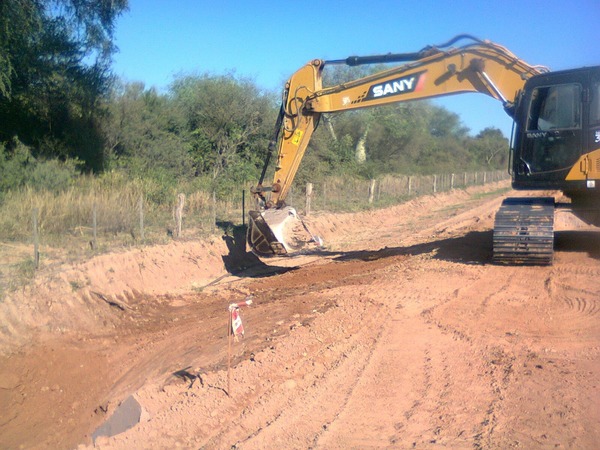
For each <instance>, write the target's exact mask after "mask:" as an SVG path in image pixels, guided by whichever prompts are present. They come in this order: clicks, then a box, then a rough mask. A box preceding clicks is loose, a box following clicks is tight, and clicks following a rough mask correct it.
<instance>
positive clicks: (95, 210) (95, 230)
mask: <svg viewBox="0 0 600 450" xmlns="http://www.w3.org/2000/svg"><path fill="white" fill-rule="evenodd" d="M92 230H93V231H92V236H93V237H92V250H96V249H97V248H98V207H97V206H96V202H94V203H93V204H92Z"/></svg>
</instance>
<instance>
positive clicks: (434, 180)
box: [433, 175, 437, 194]
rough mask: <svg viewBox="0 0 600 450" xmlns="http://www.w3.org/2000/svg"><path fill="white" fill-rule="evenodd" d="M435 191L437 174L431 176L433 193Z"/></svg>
mask: <svg viewBox="0 0 600 450" xmlns="http://www.w3.org/2000/svg"><path fill="white" fill-rule="evenodd" d="M436 192H437V175H434V176H433V193H434V194H435V193H436Z"/></svg>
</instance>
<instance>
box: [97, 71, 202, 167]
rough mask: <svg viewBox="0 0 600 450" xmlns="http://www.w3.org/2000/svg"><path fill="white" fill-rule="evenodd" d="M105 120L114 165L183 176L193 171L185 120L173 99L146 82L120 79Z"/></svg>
mask: <svg viewBox="0 0 600 450" xmlns="http://www.w3.org/2000/svg"><path fill="white" fill-rule="evenodd" d="M109 113H110V114H109V116H108V117H107V118H106V119H105V121H104V124H105V126H104V135H105V138H106V148H107V154H108V155H109V165H110V166H111V167H125V168H127V169H128V170H130V171H131V172H132V173H133V174H134V175H140V176H154V177H158V178H161V177H170V178H174V177H184V178H186V177H187V178H190V177H192V176H193V175H194V167H193V159H192V157H191V155H190V151H189V150H190V148H189V143H188V139H187V135H186V132H185V130H184V125H185V124H184V120H183V118H182V116H181V114H180V113H179V111H177V109H176V108H175V107H174V104H173V100H172V99H171V98H170V97H169V96H168V95H166V94H159V93H158V92H157V90H156V89H154V88H150V89H146V88H145V87H144V84H143V83H139V82H137V83H117V84H116V85H115V88H114V89H113V93H112V95H111V100H110V103H109Z"/></svg>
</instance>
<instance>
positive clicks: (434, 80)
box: [248, 35, 547, 256]
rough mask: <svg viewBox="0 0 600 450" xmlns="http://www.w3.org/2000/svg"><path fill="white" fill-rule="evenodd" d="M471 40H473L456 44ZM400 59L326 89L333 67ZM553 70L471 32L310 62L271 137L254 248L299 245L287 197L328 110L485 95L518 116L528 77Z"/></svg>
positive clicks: (281, 249)
mask: <svg viewBox="0 0 600 450" xmlns="http://www.w3.org/2000/svg"><path fill="white" fill-rule="evenodd" d="M465 39H468V40H469V41H470V42H469V43H467V44H465V45H462V46H460V47H452V45H454V44H455V43H456V42H458V41H460V40H465ZM398 62H402V63H404V64H402V65H400V66H398V67H394V68H391V69H389V70H384V71H381V72H378V73H376V74H373V75H370V76H367V77H364V78H360V79H357V80H354V81H349V82H346V83H342V84H339V85H337V86H332V87H326V88H323V86H322V77H323V69H324V68H325V67H326V66H327V65H332V64H347V65H350V66H356V65H361V64H383V63H398ZM545 71H547V69H546V68H544V67H540V66H531V65H529V64H527V63H525V62H524V61H522V60H520V59H519V58H517V57H516V56H515V55H513V54H512V53H511V52H509V51H508V50H507V49H505V48H504V47H501V46H499V45H497V44H494V43H491V42H489V41H481V40H479V39H476V38H473V37H471V36H467V35H461V36H457V37H456V38H454V39H452V40H451V41H449V42H447V43H445V44H443V45H440V46H432V47H426V48H424V49H422V50H421V51H419V52H416V53H404V54H386V55H379V56H367V57H356V56H353V57H349V58H346V59H344V60H333V61H324V60H320V59H315V60H312V61H310V62H309V63H308V64H306V65H304V66H303V67H301V68H300V69H299V70H298V71H297V72H295V73H294V74H293V75H292V76H291V78H290V79H289V80H288V82H287V83H286V85H285V90H284V93H283V99H282V107H281V110H280V115H279V119H278V121H277V125H276V130H275V136H274V138H273V140H272V142H271V151H273V150H274V149H275V148H277V155H276V165H275V173H274V177H273V182H272V184H271V186H269V187H267V186H263V181H264V177H265V174H266V167H267V165H268V163H269V160H268V159H267V161H266V162H265V167H264V169H263V172H262V175H261V178H260V180H259V183H258V185H257V186H256V187H254V188H253V189H252V193H253V195H254V197H255V199H256V201H257V205H258V206H259V209H260V210H257V211H251V212H250V221H249V230H248V242H249V244H250V247H251V248H252V250H253V251H254V252H255V253H258V254H259V255H261V256H266V255H272V254H286V253H290V251H291V250H292V247H293V246H292V245H291V244H290V239H289V237H288V236H286V230H285V224H286V221H287V219H289V218H297V215H296V213H295V211H294V210H293V209H291V208H289V207H288V208H286V205H285V199H286V197H287V195H288V193H289V190H290V187H291V185H292V182H293V180H294V177H295V175H296V173H297V171H298V168H299V166H300V163H301V161H302V158H303V156H304V153H305V151H306V148H307V146H308V144H309V142H310V139H311V136H312V134H313V132H314V130H315V129H316V127H317V125H318V123H319V118H320V116H321V114H323V113H332V112H340V111H348V110H353V109H359V108H368V107H374V106H381V105H386V104H391V103H398V102H404V101H410V100H418V99H428V98H433V97H440V96H446V95H452V94H459V93H465V92H480V93H482V94H485V95H489V96H491V97H493V98H495V99H497V100H499V101H500V102H502V104H503V106H504V109H505V110H506V111H507V113H508V114H509V115H512V113H513V110H514V102H515V100H516V98H517V96H518V94H519V92H520V91H521V89H522V88H523V85H524V84H525V81H526V80H527V79H529V78H530V77H532V76H534V75H536V74H539V73H542V72H545ZM267 192H270V197H269V198H267V196H266V195H265V194H266V193H267ZM304 228H306V227H304Z"/></svg>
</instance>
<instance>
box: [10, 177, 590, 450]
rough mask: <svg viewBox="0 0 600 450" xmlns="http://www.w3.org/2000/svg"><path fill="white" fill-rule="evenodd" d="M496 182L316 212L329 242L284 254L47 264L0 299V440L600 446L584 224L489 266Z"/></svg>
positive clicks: (130, 444) (199, 248) (205, 247)
mask: <svg viewBox="0 0 600 450" xmlns="http://www.w3.org/2000/svg"><path fill="white" fill-rule="evenodd" d="M500 187H502V186H501V185H496V186H488V187H486V188H478V189H470V190H468V191H455V192H452V193H446V194H439V195H437V196H430V197H424V198H419V199H416V200H413V201H411V202H409V203H406V204H403V205H400V206H396V207H393V208H389V209H386V210H382V211H372V212H369V213H360V214H346V215H337V216H333V215H325V214H323V215H314V216H311V217H310V218H309V220H308V222H309V224H310V226H311V228H312V230H313V231H314V232H316V233H317V234H320V235H321V236H323V238H324V239H325V242H326V245H327V247H326V250H325V251H323V252H321V253H319V254H313V255H304V256H301V257H298V258H293V259H291V258H287V259H285V258H280V259H274V260H268V261H262V262H261V261H259V260H258V259H256V258H255V257H252V256H250V255H247V254H246V255H245V254H244V252H243V251H242V250H240V247H239V245H237V244H239V242H241V241H240V236H237V235H235V236H232V237H226V238H224V239H218V238H214V239H213V240H212V241H211V242H176V243H173V244H171V245H167V246H160V247H154V248H147V249H144V250H134V251H129V252H123V253H119V254H111V255H103V256H98V257H96V258H94V259H92V260H90V261H88V262H86V263H81V264H77V265H65V264H62V265H55V266H53V267H47V268H45V269H44V270H43V271H42V272H41V273H39V274H38V275H37V276H36V279H35V282H34V283H33V285H32V286H29V287H27V288H26V289H23V290H22V291H19V292H14V293H11V294H10V295H9V297H8V298H5V299H4V301H3V302H2V303H0V319H1V320H0V323H1V327H0V350H1V352H2V356H1V357H0V448H3V449H19V448H35V449H37V448H52V449H72V448H80V449H84V448H94V446H95V448H100V449H132V448H136V449H143V448H178V447H179V448H207V449H211V448H246V449H254V448H256V449H259V448H260V449H263V448H403V449H404V448H447V449H457V448H461V449H462V448H471V449H484V448H485V449H507V448H524V449H530V448H574V449H593V448H597V446H598V442H600V408H599V407H598V405H600V390H599V389H598V386H599V384H600V320H599V318H600V314H599V312H600V283H598V279H600V233H598V232H597V230H590V229H580V230H578V231H558V232H557V233H556V255H555V263H554V265H553V266H552V267H502V266H495V265H492V264H491V237H492V232H491V229H492V226H493V217H494V213H495V211H496V209H497V208H498V206H499V204H500V202H501V199H502V195H501V194H499V192H500V191H499V190H498V189H499V188H500ZM502 192H504V193H506V191H502ZM509 194H511V195H512V194H514V193H509ZM249 294H252V295H253V297H254V304H253V305H252V306H251V307H250V308H246V309H243V310H242V318H243V321H244V326H245V329H246V335H245V338H243V339H241V340H240V341H239V342H235V343H233V345H232V355H233V357H232V368H231V372H230V377H231V378H230V384H229V386H230V388H229V392H228V372H227V359H228V358H227V355H228V350H227V349H228V347H227V335H226V331H227V330H226V327H227V317H228V316H227V307H228V305H229V304H230V303H232V302H238V301H242V300H244V299H245V298H246V296H247V295H249ZM131 395H132V396H133V397H134V398H135V399H136V400H137V402H138V403H139V404H140V405H141V408H142V412H141V420H140V422H139V423H138V424H137V425H135V426H133V427H132V428H130V429H129V430H127V431H125V432H123V433H120V434H117V435H115V436H113V437H107V436H99V437H97V438H96V439H95V444H94V443H93V442H92V434H93V433H94V431H95V430H96V429H97V428H98V427H99V426H100V425H101V424H102V423H104V422H105V421H106V420H107V419H108V418H109V417H110V416H111V415H112V414H113V412H114V411H115V410H117V408H118V405H119V404H120V403H121V402H122V401H124V400H125V399H126V398H128V397H129V396H131Z"/></svg>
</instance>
